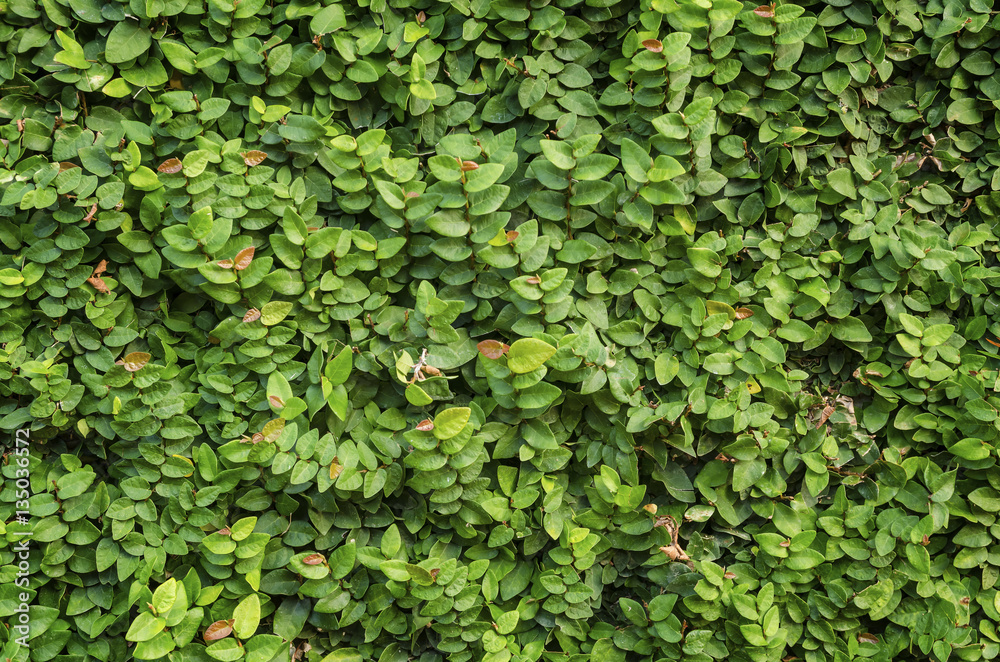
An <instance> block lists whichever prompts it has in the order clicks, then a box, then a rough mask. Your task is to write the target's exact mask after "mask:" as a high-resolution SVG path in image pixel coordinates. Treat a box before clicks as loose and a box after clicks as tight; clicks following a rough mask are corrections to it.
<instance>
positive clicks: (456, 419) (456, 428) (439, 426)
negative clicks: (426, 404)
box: [434, 347, 513, 440]
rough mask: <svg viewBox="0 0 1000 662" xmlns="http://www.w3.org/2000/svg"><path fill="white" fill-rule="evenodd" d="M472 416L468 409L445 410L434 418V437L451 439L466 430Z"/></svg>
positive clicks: (453, 408) (454, 408)
mask: <svg viewBox="0 0 1000 662" xmlns="http://www.w3.org/2000/svg"><path fill="white" fill-rule="evenodd" d="M512 349H513V347H512ZM471 416H472V410H471V409H470V408H468V407H451V408H450V409H445V410H444V411H442V412H441V413H439V414H438V415H437V416H435V417H434V436H435V437H437V438H438V439H441V440H444V439H451V438H452V437H454V436H455V435H457V434H458V433H459V432H461V431H462V430H464V429H465V426H466V424H468V422H469V418H470V417H471Z"/></svg>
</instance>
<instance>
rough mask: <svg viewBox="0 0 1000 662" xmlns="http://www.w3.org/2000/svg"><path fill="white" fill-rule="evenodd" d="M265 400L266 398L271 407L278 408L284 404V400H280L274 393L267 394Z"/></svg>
mask: <svg viewBox="0 0 1000 662" xmlns="http://www.w3.org/2000/svg"><path fill="white" fill-rule="evenodd" d="M267 400H268V402H270V403H271V406H272V407H278V408H279V409H280V408H281V407H284V406H285V401H284V400H282V399H281V398H279V397H278V396H276V395H269V396H267Z"/></svg>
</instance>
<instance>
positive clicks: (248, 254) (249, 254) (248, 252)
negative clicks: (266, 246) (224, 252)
mask: <svg viewBox="0 0 1000 662" xmlns="http://www.w3.org/2000/svg"><path fill="white" fill-rule="evenodd" d="M253 252H254V247H253V246H251V247H250V248H244V249H243V250H241V251H240V252H239V253H237V254H236V260H234V261H233V267H234V268H235V269H236V271H243V270H244V269H246V268H247V267H249V266H250V263H251V262H252V261H253Z"/></svg>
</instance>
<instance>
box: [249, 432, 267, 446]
mask: <svg viewBox="0 0 1000 662" xmlns="http://www.w3.org/2000/svg"><path fill="white" fill-rule="evenodd" d="M262 441H264V435H262V434H261V433H260V432H254V434H253V436H252V437H250V442H251V443H254V444H259V443H260V442H262Z"/></svg>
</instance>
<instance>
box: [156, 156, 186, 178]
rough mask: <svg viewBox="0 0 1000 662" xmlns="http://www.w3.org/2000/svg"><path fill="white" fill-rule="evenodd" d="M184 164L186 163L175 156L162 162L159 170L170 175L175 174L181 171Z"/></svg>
mask: <svg viewBox="0 0 1000 662" xmlns="http://www.w3.org/2000/svg"><path fill="white" fill-rule="evenodd" d="M183 166H184V164H183V163H181V160H180V159H179V158H177V157H176V156H175V157H173V158H171V159H167V160H166V161H164V162H163V163H161V164H160V166H159V167H158V168H157V170H159V171H160V172H162V173H166V174H168V175H173V174H174V173H178V172H180V171H181V168H182V167H183Z"/></svg>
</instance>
